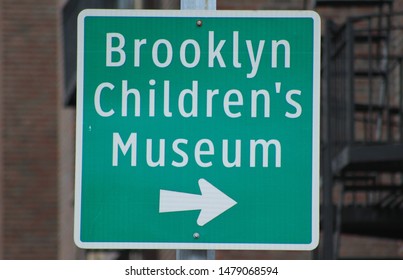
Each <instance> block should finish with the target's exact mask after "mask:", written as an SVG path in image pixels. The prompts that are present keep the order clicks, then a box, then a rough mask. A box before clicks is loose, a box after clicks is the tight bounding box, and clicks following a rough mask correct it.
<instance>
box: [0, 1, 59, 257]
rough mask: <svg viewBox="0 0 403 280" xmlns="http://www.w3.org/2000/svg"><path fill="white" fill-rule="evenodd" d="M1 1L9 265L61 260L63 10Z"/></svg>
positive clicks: (48, 5)
mask: <svg viewBox="0 0 403 280" xmlns="http://www.w3.org/2000/svg"><path fill="white" fill-rule="evenodd" d="M56 2H57V1H52V0H42V1H32V0H18V1H15V0H1V10H0V12H1V17H0V19H1V22H0V29H1V30H2V33H1V35H2V38H1V39H0V41H2V52H1V60H2V64H1V72H0V73H1V74H2V83H1V88H0V94H1V99H2V102H3V110H2V111H1V113H2V119H3V123H2V127H1V138H2V139H1V143H2V147H3V154H2V158H3V172H2V174H3V176H2V178H1V179H2V180H1V190H2V200H3V204H1V205H0V207H1V208H2V209H1V212H2V215H3V219H2V220H3V221H2V223H3V224H2V226H3V227H2V240H0V246H2V256H0V257H2V258H5V259H54V258H56V257H57V249H58V246H57V227H58V223H57V212H58V208H57V168H58V154H57V117H58V114H57V106H56V105H57V101H58V87H57V82H58V81H57V80H58V76H57V70H58V69H57V61H58V59H57V36H56V34H57V32H56V31H57V28H58V25H57V10H56V8H57V7H56Z"/></svg>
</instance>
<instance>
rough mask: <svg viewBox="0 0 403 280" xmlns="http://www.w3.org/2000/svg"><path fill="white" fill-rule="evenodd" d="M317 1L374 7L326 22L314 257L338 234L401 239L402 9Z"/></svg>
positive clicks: (332, 253) (330, 253) (333, 254)
mask: <svg viewBox="0 0 403 280" xmlns="http://www.w3.org/2000/svg"><path fill="white" fill-rule="evenodd" d="M316 5H317V7H324V6H326V5H328V6H333V7H335V8H337V9H340V8H342V7H346V6H350V7H351V6H354V5H355V6H366V7H371V5H372V6H374V10H375V12H374V13H372V14H369V15H364V16H354V17H348V18H347V19H346V21H345V23H344V24H336V23H335V22H334V21H331V20H329V21H327V23H326V30H325V35H324V38H323V45H322V46H323V54H324V56H323V58H322V61H323V68H322V71H323V72H322V86H323V89H322V96H323V100H322V104H323V113H322V124H323V127H322V131H323V133H322V134H323V135H322V137H323V138H322V152H323V153H322V154H323V157H322V160H323V161H322V163H323V164H322V167H323V168H322V169H323V172H322V176H323V202H322V209H323V213H322V229H323V233H324V248H323V253H322V257H323V258H326V259H332V258H337V257H338V247H339V244H340V238H339V237H340V234H341V233H353V234H360V235H367V236H376V237H387V238H399V239H400V238H403V176H402V171H403V141H402V140H403V122H402V120H403V111H402V108H403V106H402V105H403V82H402V80H403V64H402V58H403V49H399V48H398V47H399V45H394V44H393V42H394V39H395V38H398V37H400V36H401V35H402V34H403V33H402V32H403V26H401V25H400V22H403V13H392V1H375V0H374V1H336V0H334V1H330V0H317V1H316Z"/></svg>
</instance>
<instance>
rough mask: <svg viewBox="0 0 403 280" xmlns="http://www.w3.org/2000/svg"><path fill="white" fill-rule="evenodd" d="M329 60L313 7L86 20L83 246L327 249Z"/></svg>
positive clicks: (78, 225)
mask: <svg viewBox="0 0 403 280" xmlns="http://www.w3.org/2000/svg"><path fill="white" fill-rule="evenodd" d="M319 59H320V19H319V16H318V15H317V14H316V13H314V12H307V11H298V12H297V11H294V12H287V11H282V12H269V11H166V10H164V11H162V10H161V11H135V10H130V11H129V10H85V11H84V12H82V13H81V14H80V16H79V19H78V70H77V142H76V144H77V147H76V148H77V151H76V208H75V241H76V244H77V245H78V246H79V247H83V248H160V249H168V248H171V249H286V250H287V249H290V250H311V249H313V248H315V247H316V245H317V243H318V235H319V187H318V181H319V79H320V76H319V75H320V73H319V64H320V61H319Z"/></svg>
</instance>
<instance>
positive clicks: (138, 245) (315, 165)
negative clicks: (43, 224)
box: [74, 9, 321, 250]
mask: <svg viewBox="0 0 403 280" xmlns="http://www.w3.org/2000/svg"><path fill="white" fill-rule="evenodd" d="M87 16H102V17H108V16H111V17H112V16H113V17H116V16H119V17H151V16H154V17H199V18H203V17H204V18H207V17H209V18H225V17H238V18H245V17H248V18H255V17H256V18H257V17H260V18H312V19H313V21H314V36H313V37H314V44H313V47H314V57H313V59H314V62H313V68H314V69H313V81H312V84H313V104H312V108H313V112H312V118H313V120H312V121H313V123H312V242H311V243H310V244H255V243H173V242H169V243H165V242H161V243H159V242H157V243H155V242H82V241H81V238H80V232H81V183H82V148H83V147H82V140H83V135H82V131H83V101H84V99H83V94H84V93H83V85H84V80H83V79H84V62H83V61H84V19H85V17H87ZM320 27H321V23H320V17H319V15H318V14H317V13H316V12H314V11H216V10H215V11H209V10H92V9H89V10H84V11H82V12H81V13H80V14H79V16H78V31H77V107H76V110H77V113H76V168H75V171H76V172H75V174H76V175H75V208H74V241H75V243H76V245H77V246H78V247H80V248H83V249H202V250H222V249H224V250H225V249H228V250H313V249H315V248H316V247H317V246H318V243H319V162H320V158H319V150H320V140H319V139H320V136H319V130H320V35H321V31H320Z"/></svg>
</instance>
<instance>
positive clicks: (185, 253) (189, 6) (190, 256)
mask: <svg viewBox="0 0 403 280" xmlns="http://www.w3.org/2000/svg"><path fill="white" fill-rule="evenodd" d="M181 10H216V0H181ZM176 259H177V260H214V259H215V251H214V250H176Z"/></svg>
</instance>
